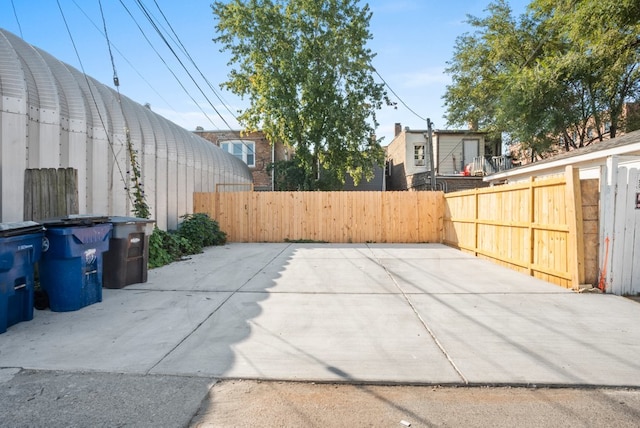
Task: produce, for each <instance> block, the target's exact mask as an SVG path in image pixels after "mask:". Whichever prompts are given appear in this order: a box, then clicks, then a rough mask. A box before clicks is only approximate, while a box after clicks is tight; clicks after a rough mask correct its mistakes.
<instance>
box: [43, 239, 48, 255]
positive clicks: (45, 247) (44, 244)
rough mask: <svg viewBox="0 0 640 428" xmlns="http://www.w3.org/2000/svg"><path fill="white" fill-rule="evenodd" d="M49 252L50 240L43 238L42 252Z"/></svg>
mask: <svg viewBox="0 0 640 428" xmlns="http://www.w3.org/2000/svg"><path fill="white" fill-rule="evenodd" d="M47 250H49V238H47V237H46V236H45V237H44V238H42V252H43V253H46V252H47Z"/></svg>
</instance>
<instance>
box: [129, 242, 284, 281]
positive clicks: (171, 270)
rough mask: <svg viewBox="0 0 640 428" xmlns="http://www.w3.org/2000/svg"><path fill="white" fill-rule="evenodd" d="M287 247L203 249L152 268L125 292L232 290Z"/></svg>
mask: <svg viewBox="0 0 640 428" xmlns="http://www.w3.org/2000/svg"><path fill="white" fill-rule="evenodd" d="M289 247H290V244H269V245H265V244H231V245H225V246H220V247H210V248H207V249H206V251H205V252H203V253H201V254H196V255H193V256H190V257H189V258H188V259H186V260H183V261H180V262H176V263H172V264H170V265H167V266H163V267H161V268H158V269H152V270H150V271H149V272H148V279H147V282H146V283H144V284H132V285H130V286H128V287H127V288H128V289H140V290H189V291H236V290H238V289H239V288H241V287H242V286H244V285H245V284H246V283H247V282H248V281H249V280H251V279H252V278H253V277H254V276H256V275H257V274H258V273H259V272H260V270H261V269H262V268H263V267H264V266H266V265H268V264H269V263H270V262H271V261H272V260H273V259H275V258H277V257H279V256H281V255H282V254H283V252H285V251H287V249H289Z"/></svg>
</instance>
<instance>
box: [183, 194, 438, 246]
mask: <svg viewBox="0 0 640 428" xmlns="http://www.w3.org/2000/svg"><path fill="white" fill-rule="evenodd" d="M443 207H444V204H443V193H442V192H219V193H195V194H194V210H195V211H196V212H204V213H208V214H209V215H210V216H211V217H212V218H214V219H216V220H217V221H218V223H219V224H220V228H221V229H222V230H224V231H225V232H226V233H227V236H228V240H229V241H231V242H283V241H285V240H290V241H297V240H310V241H324V242H335V243H346V242H404V243H415V242H441V240H442V216H443Z"/></svg>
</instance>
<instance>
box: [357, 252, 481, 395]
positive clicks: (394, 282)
mask: <svg viewBox="0 0 640 428" xmlns="http://www.w3.org/2000/svg"><path fill="white" fill-rule="evenodd" d="M367 246H368V245H367ZM372 254H373V251H372ZM373 258H374V259H375V260H376V262H377V263H378V265H379V266H380V267H381V268H382V269H384V271H385V272H386V273H387V275H388V276H389V278H390V279H391V281H393V284H394V285H395V286H396V288H397V289H398V290H399V291H400V294H402V296H403V297H404V300H405V301H406V302H407V304H408V305H409V307H410V308H411V310H412V311H413V314H414V315H415V316H416V318H418V320H419V321H420V324H422V326H423V327H424V329H425V330H426V331H427V332H428V333H429V336H431V339H432V340H433V342H434V343H435V344H436V346H437V347H438V349H440V352H442V354H443V355H444V356H445V358H446V359H447V361H449V364H450V365H451V367H453V369H454V370H455V372H456V373H457V374H458V376H459V377H460V379H461V380H462V382H463V383H464V384H465V385H469V380H467V378H466V377H465V375H464V374H463V373H462V371H461V370H460V369H459V368H458V366H457V365H456V363H455V362H454V361H453V358H451V356H450V355H449V353H448V352H447V350H446V349H445V348H444V346H443V345H442V343H440V341H439V340H438V338H437V337H436V334H435V333H434V332H433V330H431V328H429V325H428V324H427V322H426V321H425V320H424V319H423V318H422V317H421V316H420V313H419V312H418V310H417V309H416V307H415V306H414V304H413V302H412V301H411V299H409V295H408V294H407V293H405V291H404V290H403V289H402V287H400V284H398V282H397V281H396V279H395V278H394V276H393V275H392V274H391V272H389V270H388V269H387V267H386V266H385V265H384V263H383V262H382V260H380V259H379V258H377V257H376V256H375V255H373Z"/></svg>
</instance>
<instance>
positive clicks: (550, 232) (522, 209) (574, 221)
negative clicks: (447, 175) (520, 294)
mask: <svg viewBox="0 0 640 428" xmlns="http://www.w3.org/2000/svg"><path fill="white" fill-rule="evenodd" d="M586 188H588V189H592V188H593V187H592V186H587V187H586ZM589 200H592V198H591V197H590V198H589ZM445 201H446V202H445V208H444V211H445V215H444V230H443V242H444V243H445V244H447V245H451V246H454V247H456V248H459V249H461V250H464V251H467V252H471V253H473V254H475V255H477V256H479V257H482V258H487V259H490V260H492V261H494V262H496V263H499V264H502V265H504V266H507V267H510V268H512V269H515V270H518V271H521V272H524V273H527V274H529V275H532V276H534V277H537V278H540V279H543V280H545V281H548V282H552V283H555V284H558V285H561V286H564V287H568V288H579V287H580V286H581V285H582V284H584V283H585V265H584V261H585V242H586V243H588V245H589V253H590V254H591V253H592V252H593V251H594V249H593V248H591V246H593V241H592V239H589V240H586V241H585V235H584V223H583V212H584V211H583V204H582V192H581V185H580V180H579V177H578V170H577V169H576V170H573V169H572V168H571V167H569V168H568V169H567V170H566V173H565V175H564V177H559V178H552V179H546V180H540V181H536V180H534V179H531V180H529V181H528V182H525V183H518V184H511V185H506V186H496V187H491V188H485V189H477V190H471V191H464V192H457V193H448V194H446V195H445ZM588 212H592V211H591V210H589V211H588ZM589 221H593V220H592V219H590V220H589ZM596 221H597V220H596ZM591 226H592V225H590V231H591V232H597V227H596V228H595V229H594V230H591V229H593V228H592V227H591ZM589 236H591V235H589ZM594 247H595V248H596V249H595V251H597V243H596V245H595V246H594ZM596 267H597V266H596ZM592 268H593V266H592V265H591V264H590V266H589V272H591V271H592ZM592 276H593V274H592V275H591V277H592Z"/></svg>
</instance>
